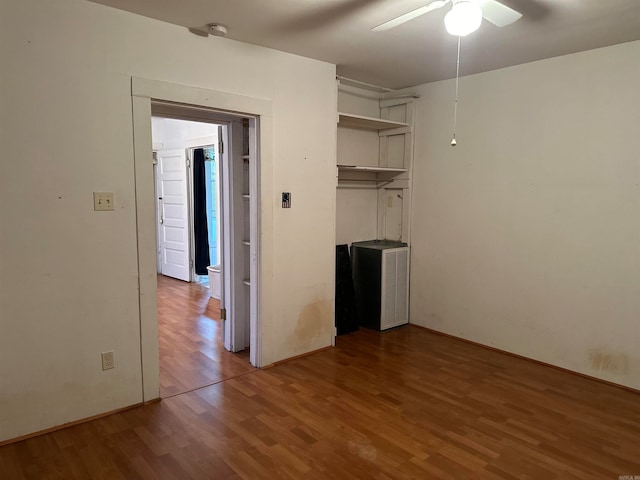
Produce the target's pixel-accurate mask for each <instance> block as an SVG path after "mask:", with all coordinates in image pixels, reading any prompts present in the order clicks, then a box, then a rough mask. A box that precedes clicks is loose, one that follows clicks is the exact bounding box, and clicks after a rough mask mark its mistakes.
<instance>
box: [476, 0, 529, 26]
mask: <svg viewBox="0 0 640 480" xmlns="http://www.w3.org/2000/svg"><path fill="white" fill-rule="evenodd" d="M478 5H480V8H481V9H482V16H483V17H484V18H486V19H487V20H489V21H490V22H491V23H493V24H494V25H495V26H496V27H506V26H507V25H511V24H512V23H513V22H515V21H516V20H518V19H519V18H520V17H522V14H521V13H520V12H517V11H515V10H514V9H513V8H510V7H507V6H506V5H503V4H502V3H500V2H498V1H496V0H478Z"/></svg>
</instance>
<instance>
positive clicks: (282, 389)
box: [0, 292, 640, 480]
mask: <svg viewBox="0 0 640 480" xmlns="http://www.w3.org/2000/svg"><path fill="white" fill-rule="evenodd" d="M185 295H186V298H191V299H194V298H198V297H197V296H195V295H194V294H193V292H191V293H190V294H185ZM189 295H191V296H189ZM212 329H213V327H212V328H210V329H208V328H205V329H204V330H203V331H204V332H205V334H206V335H210V333H211V331H212ZM187 336H188V337H189V339H188V340H181V341H183V342H187V343H188V342H192V341H193V338H195V337H190V336H189V335H187ZM178 337H179V335H178ZM196 343H197V342H196ZM219 353H223V352H219ZM187 364H188V362H187ZM240 371H242V370H241V369H240ZM194 378H197V377H195V376H194ZM172 382H173V380H169V382H168V384H171V385H172V386H173V387H176V388H177V387H178V384H177V383H172ZM182 386H184V385H182ZM0 468H1V469H2V474H1V475H0V478H2V479H3V480H4V478H5V477H6V478H10V479H11V480H13V479H28V480H31V479H38V480H40V479H42V478H61V479H65V480H66V479H82V480H86V479H103V478H104V479H109V480H112V479H118V478H126V479H145V480H146V479H171V480H172V479H180V480H183V479H194V480H199V479H248V480H256V479H258V480H261V479H265V480H270V479H305V480H306V479H311V480H314V479H327V478H328V479H332V478H335V479H346V480H349V479H351V480H357V479H363V480H364V479H367V480H370V479H380V480H389V479H392V480H410V479H443V480H445V479H446V480H452V479H455V480H457V479H460V478H474V479H487V480H496V479H534V480H537V479H540V480H554V479H558V480H577V479H581V480H584V479H593V480H596V479H614V480H615V479H617V478H618V476H620V475H640V395H638V394H635V393H633V392H629V391H626V390H623V389H619V388H616V387H613V386H609V385H605V384H602V383H599V382H595V381H592V380H589V379H585V378H582V377H579V376H575V375H571V374H568V373H565V372H559V371H557V370H555V369H553V368H549V367H545V366H543V365H538V364H534V363H531V362H527V361H525V360H523V359H519V358H514V357H511V356H509V355H504V354H501V353H499V352H495V351H491V350H487V349H483V348H481V347H478V346H475V345H469V344H467V343H464V342H459V341H456V340H454V339H450V338H447V337H442V336H439V335H434V334H432V333H429V332H427V331H424V330H422V329H418V328H414V327H410V326H409V327H402V328H399V329H395V330H392V331H389V332H385V333H378V332H372V331H367V330H361V331H358V332H354V333H352V334H349V335H345V336H341V337H339V338H338V339H337V345H336V348H334V349H331V350H326V351H323V352H319V353H316V354H314V355H311V356H308V357H304V358H299V359H296V360H293V361H291V362H289V363H284V364H281V365H278V366H276V367H274V368H271V369H268V370H255V369H252V370H248V371H244V372H243V373H242V374H241V375H239V376H233V377H232V378H229V379H226V380H224V381H221V382H220V383H216V384H214V385H211V386H208V387H204V388H200V389H196V390H194V391H189V392H187V393H183V394H179V395H176V396H173V397H170V398H166V399H165V400H163V401H162V402H160V403H157V404H152V405H147V406H143V407H139V408H136V409H132V410H129V411H125V412H121V413H118V414H115V415H112V416H109V417H105V418H102V419H98V420H95V421H93V422H90V423H87V424H82V425H77V426H74V427H70V428H68V429H66V430H62V431H59V432H53V433H50V434H48V435H44V436H41V437H36V438H33V439H29V440H25V441H23V442H20V443H18V444H14V445H8V446H5V447H2V448H0Z"/></svg>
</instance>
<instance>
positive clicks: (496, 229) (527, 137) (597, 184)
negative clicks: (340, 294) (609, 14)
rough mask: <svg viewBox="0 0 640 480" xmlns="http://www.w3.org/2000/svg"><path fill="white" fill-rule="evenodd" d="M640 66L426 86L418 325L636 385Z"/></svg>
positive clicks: (571, 67)
mask: <svg viewBox="0 0 640 480" xmlns="http://www.w3.org/2000/svg"><path fill="white" fill-rule="evenodd" d="M639 58H640V42H633V43H627V44H622V45H618V46H613V47H608V48H603V49H598V50H593V51H588V52H584V53H579V54H574V55H568V56H564V57H558V58H553V59H549V60H544V61H539V62H534V63H530V64H526V65H520V66H516V67H512V68H506V69H502V70H498V71H493V72H488V73H483V74H479V75H473V76H470V77H466V78H462V79H461V81H460V103H459V110H458V132H457V133H458V134H457V139H458V146H457V147H455V148H452V147H450V146H449V142H450V139H451V131H450V125H451V119H452V113H453V96H454V82H453V81H445V82H438V83H433V84H428V85H423V86H421V87H419V88H418V91H419V93H420V94H421V95H422V97H421V98H420V100H419V101H418V111H417V116H416V131H417V132H418V134H417V135H416V145H415V147H416V155H415V164H414V189H413V195H414V196H413V201H414V203H413V204H414V208H413V223H412V228H413V230H412V235H413V237H412V239H413V241H412V247H413V248H412V265H411V273H412V278H411V321H412V323H416V324H418V325H423V326H427V327H430V328H433V329H435V330H439V331H443V332H446V333H449V334H453V335H457V336H460V337H463V338H467V339H470V340H473V341H476V342H480V343H483V344H486V345H490V346H493V347H497V348H500V349H503V350H507V351H510V352H514V353H517V354H520V355H524V356H527V357H531V358H534V359H537V360H541V361H543V362H548V363H551V364H554V365H558V366H561V367H564V368H568V369H571V370H574V371H578V372H582V373H585V374H588V375H592V376H595V377H599V378H602V379H605V380H608V381H612V382H615V383H619V384H624V385H627V386H630V387H633V388H640V367H639V365H640V349H638V339H639V338H640V329H639V323H638V321H639V319H640V161H639V158H640V157H639V153H638V152H640V143H639V138H640V136H639V135H638V133H639V127H640V108H639V106H640V88H638V86H639V85H640V62H639V61H638V59H639ZM412 90H415V89H412Z"/></svg>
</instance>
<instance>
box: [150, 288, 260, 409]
mask: <svg viewBox="0 0 640 480" xmlns="http://www.w3.org/2000/svg"><path fill="white" fill-rule="evenodd" d="M158 330H159V343H160V396H161V397H162V398H166V397H169V396H172V395H176V394H178V393H184V392H188V391H190V390H193V389H195V388H201V387H204V386H206V385H211V384H213V383H216V382H219V381H221V380H225V379H228V378H232V377H235V376H237V375H241V374H244V373H247V372H250V371H252V370H253V367H252V366H251V364H250V363H249V351H248V350H246V351H244V352H239V353H230V352H227V351H226V350H225V349H224V347H223V345H222V321H221V320H220V302H219V301H218V300H216V299H214V298H210V297H209V289H208V288H206V287H204V286H202V285H199V284H196V283H187V282H182V281H180V280H176V279H174V278H170V277H165V276H163V275H158Z"/></svg>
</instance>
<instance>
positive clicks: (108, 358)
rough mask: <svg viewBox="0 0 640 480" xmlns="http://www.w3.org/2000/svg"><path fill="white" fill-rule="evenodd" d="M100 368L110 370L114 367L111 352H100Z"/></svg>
mask: <svg viewBox="0 0 640 480" xmlns="http://www.w3.org/2000/svg"><path fill="white" fill-rule="evenodd" d="M101 356H102V370H111V369H112V368H115V366H116V365H115V363H114V360H113V352H102V354H101Z"/></svg>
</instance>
